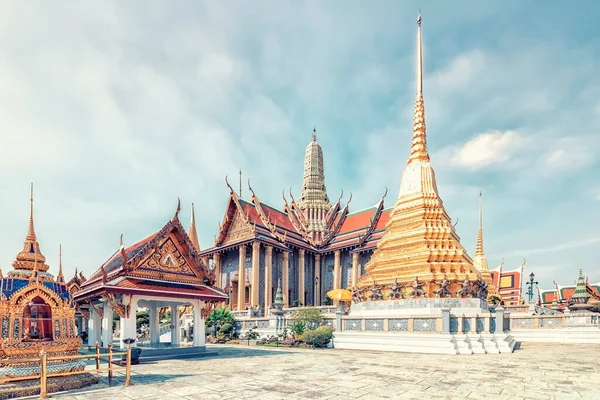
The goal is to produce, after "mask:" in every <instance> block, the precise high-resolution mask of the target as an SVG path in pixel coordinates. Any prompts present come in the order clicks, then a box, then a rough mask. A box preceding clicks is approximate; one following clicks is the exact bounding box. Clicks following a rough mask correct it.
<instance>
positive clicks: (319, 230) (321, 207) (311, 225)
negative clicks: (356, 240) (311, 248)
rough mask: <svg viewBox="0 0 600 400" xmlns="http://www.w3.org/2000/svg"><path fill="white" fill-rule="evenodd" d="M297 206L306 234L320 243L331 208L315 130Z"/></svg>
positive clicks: (308, 150)
mask: <svg viewBox="0 0 600 400" xmlns="http://www.w3.org/2000/svg"><path fill="white" fill-rule="evenodd" d="M298 206H299V208H300V210H301V211H302V214H304V218H305V220H306V232H307V233H308V235H309V236H310V237H311V238H312V240H313V241H316V242H320V241H322V240H323V238H324V237H325V235H326V234H327V233H328V226H327V215H328V213H329V211H330V210H331V208H332V205H331V202H330V201H329V196H327V188H326V187H325V168H324V166H323V150H322V149H321V146H320V145H319V143H318V142H317V130H316V128H315V129H313V135H312V140H311V142H310V143H309V144H308V146H306V153H305V155H304V179H303V182H302V191H301V193H300V199H299V201H298Z"/></svg>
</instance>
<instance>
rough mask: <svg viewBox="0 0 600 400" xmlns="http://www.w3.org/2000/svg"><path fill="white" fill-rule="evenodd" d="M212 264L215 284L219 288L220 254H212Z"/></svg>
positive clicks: (220, 286) (220, 283)
mask: <svg viewBox="0 0 600 400" xmlns="http://www.w3.org/2000/svg"><path fill="white" fill-rule="evenodd" d="M213 265H214V271H215V278H216V285H217V287H218V288H219V289H222V288H223V282H222V281H221V275H222V273H221V254H219V253H215V254H214V255H213Z"/></svg>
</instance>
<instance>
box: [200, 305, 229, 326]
mask: <svg viewBox="0 0 600 400" xmlns="http://www.w3.org/2000/svg"><path fill="white" fill-rule="evenodd" d="M215 322H216V323H217V324H219V325H221V326H223V325H224V324H231V325H233V314H232V313H231V311H229V310H228V309H227V308H225V307H223V308H217V309H215V310H213V312H212V313H210V315H209V316H208V318H206V324H207V325H208V326H213V325H214V324H215Z"/></svg>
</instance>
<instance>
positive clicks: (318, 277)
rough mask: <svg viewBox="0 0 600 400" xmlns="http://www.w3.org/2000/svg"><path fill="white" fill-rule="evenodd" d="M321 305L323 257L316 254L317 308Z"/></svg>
mask: <svg viewBox="0 0 600 400" xmlns="http://www.w3.org/2000/svg"><path fill="white" fill-rule="evenodd" d="M320 305H321V255H320V254H315V306H320Z"/></svg>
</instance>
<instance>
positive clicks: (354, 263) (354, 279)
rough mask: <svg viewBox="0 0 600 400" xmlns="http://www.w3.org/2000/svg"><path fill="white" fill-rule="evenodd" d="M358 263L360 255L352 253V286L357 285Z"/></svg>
mask: <svg viewBox="0 0 600 400" xmlns="http://www.w3.org/2000/svg"><path fill="white" fill-rule="evenodd" d="M359 261H360V253H358V252H356V253H352V286H353V287H354V286H356V284H357V283H358V278H359V277H360V276H359V272H360V271H359V266H358V263H359Z"/></svg>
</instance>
